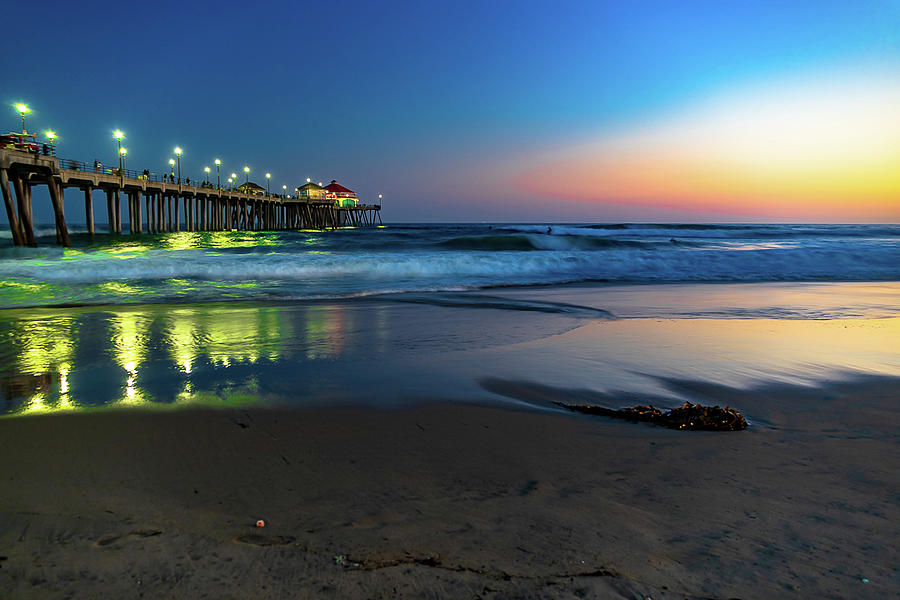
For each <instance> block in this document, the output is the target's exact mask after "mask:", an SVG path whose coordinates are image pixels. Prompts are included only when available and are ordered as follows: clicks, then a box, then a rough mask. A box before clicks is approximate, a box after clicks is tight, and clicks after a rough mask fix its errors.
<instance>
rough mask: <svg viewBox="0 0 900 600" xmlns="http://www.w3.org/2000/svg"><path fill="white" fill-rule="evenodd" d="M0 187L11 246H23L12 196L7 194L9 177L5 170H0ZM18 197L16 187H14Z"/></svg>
mask: <svg viewBox="0 0 900 600" xmlns="http://www.w3.org/2000/svg"><path fill="white" fill-rule="evenodd" d="M0 185H2V186H3V203H4V204H5V205H6V217H7V218H8V219H9V230H10V232H11V233H12V239H13V244H15V245H16V246H24V245H25V244H24V240H23V238H22V230H21V229H19V220H18V219H17V218H16V207H15V205H14V204H13V201H12V195H11V194H10V193H9V175H8V174H7V171H6V169H0ZM16 192H17V195H18V186H16Z"/></svg>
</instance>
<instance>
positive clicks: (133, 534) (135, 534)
mask: <svg viewBox="0 0 900 600" xmlns="http://www.w3.org/2000/svg"><path fill="white" fill-rule="evenodd" d="M160 534H162V531H160V530H158V529H135V530H134V531H129V532H128V533H126V534H124V535H111V536H108V537H105V538H100V539H99V540H97V541H96V542H94V545H95V546H98V547H101V546H109V545H110V544H115V543H116V542H118V541H120V540H128V539H142V538H148V537H154V536H157V535H160Z"/></svg>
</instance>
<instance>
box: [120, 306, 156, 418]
mask: <svg viewBox="0 0 900 600" xmlns="http://www.w3.org/2000/svg"><path fill="white" fill-rule="evenodd" d="M152 321H153V319H152V317H151V316H150V315H148V314H145V313H142V312H139V311H127V312H120V313H116V314H114V315H113V316H112V317H111V318H110V322H111V324H112V326H113V338H112V347H113V348H112V349H113V355H114V357H115V360H116V362H117V363H118V364H119V366H120V367H122V369H123V370H124V371H125V375H126V376H125V392H124V396H123V397H122V399H121V400H120V403H121V404H129V405H134V404H144V403H147V402H149V398H148V397H147V395H146V394H145V393H144V392H143V390H141V389H140V388H139V387H138V385H137V381H138V370H139V368H140V365H141V363H143V362H144V360H145V359H146V356H147V347H148V344H149V338H150V324H151V323H152Z"/></svg>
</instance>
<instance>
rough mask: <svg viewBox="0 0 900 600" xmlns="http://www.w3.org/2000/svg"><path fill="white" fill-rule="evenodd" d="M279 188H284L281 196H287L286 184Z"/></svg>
mask: <svg viewBox="0 0 900 600" xmlns="http://www.w3.org/2000/svg"><path fill="white" fill-rule="evenodd" d="M281 189H283V190H284V193H283V194H282V196H287V185H283V186H281Z"/></svg>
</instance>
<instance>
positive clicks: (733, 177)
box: [517, 66, 900, 221]
mask: <svg viewBox="0 0 900 600" xmlns="http://www.w3.org/2000/svg"><path fill="white" fill-rule="evenodd" d="M598 137H599V139H596V140H594V141H591V140H588V141H586V142H582V143H577V144H572V145H571V146H569V147H562V148H560V149H559V150H556V151H553V152H549V153H544V154H543V155H540V156H537V157H532V159H531V160H532V164H534V166H533V168H531V169H528V170H526V171H524V172H523V173H521V174H520V175H519V176H518V177H517V184H518V186H519V187H520V188H521V189H528V190H530V191H531V192H532V193H535V192H536V193H539V194H544V195H547V196H550V197H554V198H560V199H566V200H581V201H585V202H617V203H628V204H635V205H644V206H653V207H660V208H663V207H664V208H676V209H685V210H700V211H707V212H714V213H721V214H723V215H735V216H737V215H743V216H753V217H763V218H779V219H782V218H783V219H798V220H804V221H809V220H813V221H820V220H839V221H841V220H843V221H847V220H864V221H896V220H897V219H898V218H900V66H893V67H891V68H880V69H876V70H868V71H863V72H859V71H854V72H845V73H840V74H828V75H824V76H823V75H818V76H806V77H800V78H795V79H791V80H784V81H781V82H777V83H771V82H770V83H766V84H765V85H758V86H756V87H751V88H747V89H742V90H739V91H729V93H727V94H721V95H715V96H713V97H711V98H708V99H705V100H703V101H700V102H697V103H695V104H693V105H691V106H689V107H685V108H683V109H682V110H680V111H678V112H675V113H671V114H669V115H667V116H665V117H662V118H658V119H656V120H650V121H647V122H645V124H642V125H640V126H637V127H633V128H627V127H626V128H623V129H622V130H620V131H618V132H616V133H613V134H606V135H600V136H598Z"/></svg>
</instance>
